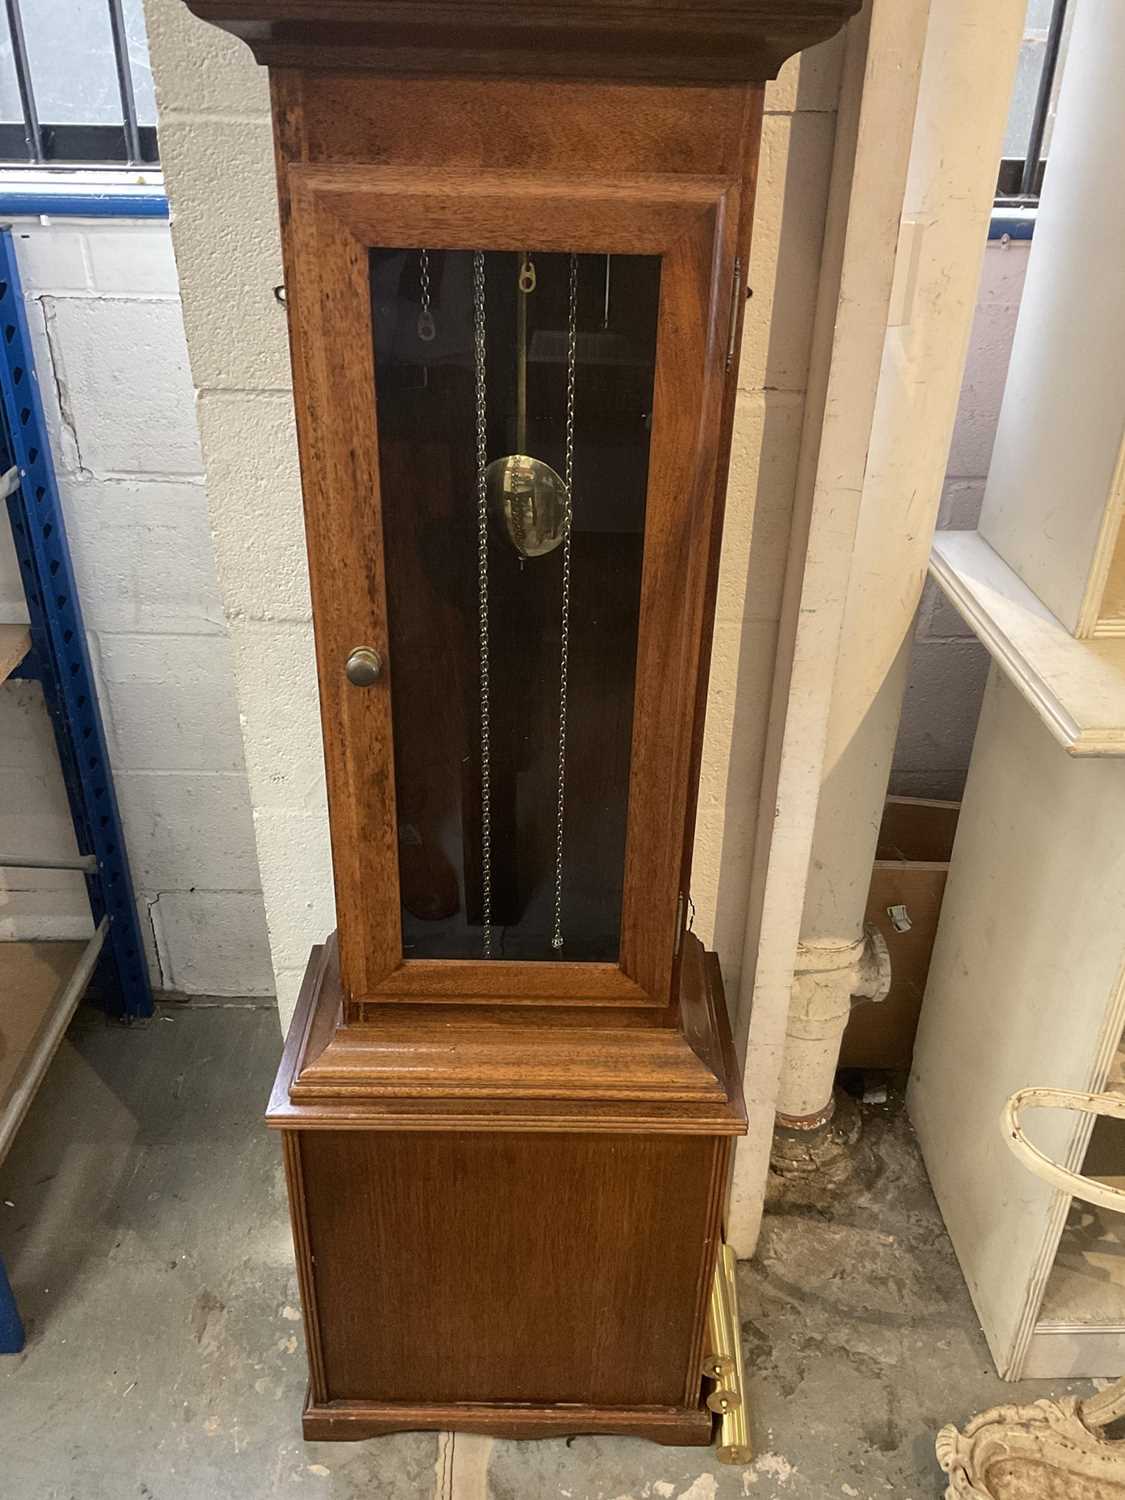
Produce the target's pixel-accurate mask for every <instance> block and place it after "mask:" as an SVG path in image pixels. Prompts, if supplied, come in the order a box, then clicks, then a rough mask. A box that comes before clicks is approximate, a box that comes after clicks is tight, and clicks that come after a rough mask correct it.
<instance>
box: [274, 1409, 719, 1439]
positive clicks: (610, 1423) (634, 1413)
mask: <svg viewBox="0 0 1125 1500" xmlns="http://www.w3.org/2000/svg"><path fill="white" fill-rule="evenodd" d="M713 1425H714V1423H713V1419H712V1416H711V1413H710V1411H709V1410H708V1409H707V1408H706V1407H705V1406H703V1407H700V1406H690V1407H679V1408H677V1407H660V1406H644V1407H632V1408H630V1407H620V1406H618V1407H613V1408H611V1409H606V1408H604V1407H596V1406H578V1405H574V1406H525V1405H520V1406H503V1405H492V1406H485V1405H460V1406H454V1405H438V1404H436V1403H435V1404H431V1405H426V1406H421V1405H418V1404H415V1405H413V1406H411V1405H407V1404H405V1403H403V1404H394V1403H391V1402H387V1403H384V1404H381V1405H380V1404H376V1403H375V1402H372V1401H337V1402H333V1403H332V1404H331V1405H324V1406H314V1405H312V1404H310V1405H308V1406H306V1407H305V1412H304V1420H303V1430H304V1437H305V1441H306V1442H307V1443H323V1442H339V1441H341V1440H343V1441H355V1440H356V1439H360V1438H373V1437H382V1436H383V1435H384V1434H385V1433H388V1432H481V1433H488V1434H489V1435H491V1436H492V1437H506V1438H516V1439H528V1438H548V1437H569V1436H573V1435H575V1434H596V1435H598V1436H602V1437H637V1438H645V1439H646V1440H647V1441H648V1442H650V1443H665V1444H671V1445H672V1446H674V1447H677V1448H678V1447H693V1448H705V1447H706V1446H707V1445H708V1444H709V1443H710V1441H711V1436H712V1428H713Z"/></svg>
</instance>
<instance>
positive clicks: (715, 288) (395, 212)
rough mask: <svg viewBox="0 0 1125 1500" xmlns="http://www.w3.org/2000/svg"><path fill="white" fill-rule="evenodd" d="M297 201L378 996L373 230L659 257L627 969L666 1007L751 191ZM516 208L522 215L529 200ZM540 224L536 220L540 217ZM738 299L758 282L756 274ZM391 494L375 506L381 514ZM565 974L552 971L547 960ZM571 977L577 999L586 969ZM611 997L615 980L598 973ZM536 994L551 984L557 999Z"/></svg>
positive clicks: (591, 188)
mask: <svg viewBox="0 0 1125 1500" xmlns="http://www.w3.org/2000/svg"><path fill="white" fill-rule="evenodd" d="M285 181H286V183H287V185H288V186H289V187H291V189H292V193H293V198H292V204H291V205H288V206H291V210H292V212H291V213H290V212H288V211H287V212H286V213H285V214H284V216H283V217H284V221H285V223H286V224H287V226H288V227H287V230H286V234H285V242H286V251H287V284H288V286H289V312H290V326H291V337H292V340H293V346H294V382H295V393H296V409H297V420H298V432H299V437H300V443H301V455H302V476H303V484H304V493H305V507H306V527H307V533H308V540H309V554H310V575H311V580H312V591H313V606H314V617H315V620H316V625H317V655H318V666H319V676H320V690H321V707H322V715H323V721H324V732H325V760H326V769H327V774H328V792H329V806H330V810H331V814H332V836H333V859H334V868H335V879H336V897H337V910H338V914H339V924H340V953H341V966H342V971H343V975H344V985H345V991H346V993H347V995H348V997H349V999H350V1000H353V1001H356V1002H361V1001H362V1000H363V999H364V998H365V997H368V996H372V995H374V994H375V993H376V992H377V991H376V987H377V986H378V985H380V984H381V983H382V982H383V981H386V980H387V979H388V978H389V977H390V976H392V975H393V974H395V972H396V970H397V969H398V968H399V966H400V964H401V961H402V938H401V922H400V915H399V910H398V906H397V903H395V902H393V901H387V900H382V901H380V902H379V903H378V904H377V905H376V904H373V903H372V902H371V900H370V895H369V893H370V892H372V891H380V892H386V891H395V890H397V884H398V848H397V845H398V839H397V828H396V807H395V787H394V771H393V753H392V727H391V705H392V701H393V691H394V663H393V662H388V666H387V670H386V671H385V672H384V675H383V678H382V679H381V680H380V683H379V684H378V685H377V686H376V687H375V688H373V689H371V690H369V691H365V692H357V691H355V690H354V689H352V688H350V687H349V686H348V685H347V683H346V681H345V680H344V677H343V673H342V664H343V661H344V660H345V658H346V656H347V654H348V652H349V650H350V649H351V648H352V647H353V646H354V645H355V644H357V643H359V642H363V643H366V644H369V645H373V646H374V647H375V648H376V649H377V650H380V651H381V652H382V653H383V654H384V655H386V654H387V610H386V588H385V577H384V567H385V563H384V556H383V543H382V534H381V527H380V526H379V525H378V524H374V525H373V524H372V520H371V518H372V513H373V497H374V499H375V505H376V507H377V497H378V494H379V454H378V436H377V429H376V424H375V422H374V421H373V420H372V409H371V400H372V395H373V393H374V391H375V372H374V364H373V355H372V346H371V327H370V298H369V293H368V289H367V283H366V277H365V264H366V255H367V246H368V245H369V244H374V243H378V242H381V243H388V244H397V243H406V244H427V245H431V246H435V247H440V246H443V245H452V244H456V245H461V246H463V245H465V244H470V245H474V246H479V247H481V248H497V247H506V248H509V249H514V248H518V247H519V244H520V243H521V239H520V235H521V227H520V226H521V225H525V224H527V223H531V224H533V225H534V235H535V241H536V244H537V245H541V246H543V247H545V248H548V249H549V248H551V247H552V246H557V247H563V248H568V249H571V250H576V251H579V252H582V251H598V252H600V251H605V250H612V249H617V248H624V247H626V246H628V247H630V248H632V249H638V248H642V249H645V250H648V251H651V252H662V253H663V255H664V264H663V271H662V279H661V308H660V326H659V332H658V347H657V362H656V374H655V389H654V408H653V410H654V415H653V431H652V440H651V450H650V465H649V474H650V480H649V492H648V496H647V501H646V532H645V545H644V561H643V583H642V600H641V613H640V630H639V641H638V653H637V668H636V686H635V707H634V721H633V744H632V760H631V772H630V784H629V817H628V835H627V844H626V862H625V870H626V874H625V891H624V900H623V911H622V928H621V947H620V968H621V970H622V971H623V972H624V974H625V975H626V976H627V977H628V979H630V980H632V981H633V982H634V983H635V984H636V985H638V986H640V989H641V991H642V992H643V994H642V995H641V996H640V997H639V998H640V1000H641V1001H642V1003H648V1004H651V1005H654V1006H667V1005H669V1004H670V1002H671V1000H672V994H673V991H672V970H673V958H674V949H675V943H676V936H677V917H678V905H679V891H680V882H681V879H682V877H683V872H684V869H685V863H686V860H687V857H688V854H687V849H686V845H687V844H688V842H690V831H691V826H692V818H693V810H694V802H695V789H694V785H693V780H694V777H693V766H694V758H695V755H696V753H697V749H696V747H697V739H698V734H697V725H696V722H695V721H696V715H697V712H698V709H699V704H700V701H701V685H702V682H703V680H704V677H705V669H706V658H707V650H708V643H709V630H710V619H711V613H712V610H713V581H714V557H715V547H716V542H717V531H716V527H715V524H714V521H715V515H716V509H717V499H716V487H717V485H718V483H719V479H720V476H719V474H718V472H717V457H718V448H719V439H720V435H721V429H722V420H723V390H724V381H725V369H724V365H725V351H726V339H725V336H724V330H725V328H726V325H727V322H728V320H729V315H730V312H731V298H732V296H733V295H735V292H736V289H735V287H734V284H733V265H734V253H735V241H736V237H737V234H738V232H739V204H740V193H739V190H738V188H737V187H732V186H729V185H725V184H723V183H721V182H716V181H696V180H694V179H692V180H690V181H684V180H682V179H681V180H678V181H676V182H674V183H673V182H671V181H669V180H666V179H655V178H653V179H650V178H645V179H643V180H640V181H637V182H634V183H630V184H622V183H597V182H592V183H583V184H582V185H581V186H577V187H576V186H575V184H574V183H573V182H572V181H550V180H545V181H544V180H539V179H536V180H535V181H530V180H528V179H516V178H514V177H508V178H505V177H504V175H503V174H498V173H495V172H488V173H485V172H480V173H475V174H472V175H471V176H467V175H462V176H460V177H458V176H456V175H455V174H448V173H447V174H444V175H443V176H441V177H440V180H439V179H438V177H437V176H436V175H431V176H428V177H423V178H418V177H416V176H413V175H411V174H405V175H404V174H403V173H402V172H399V171H397V170H390V171H387V172H382V171H378V170H375V169H355V168H351V167H342V168H312V167H304V166H301V165H299V164H298V165H294V166H292V167H291V168H290V169H289V171H288V174H287V176H286V178H285ZM513 203H518V204H519V215H514V214H513V212H512V207H513ZM522 232H523V233H526V232H527V231H526V229H523V231H522ZM737 290H738V292H739V295H740V291H741V289H740V288H739V289H737ZM377 513H378V512H377V509H376V510H375V514H376V515H377ZM505 967H506V966H496V967H495V968H490V969H489V970H488V971H487V973H488V988H487V990H485V989H483V988H482V987H481V986H479V985H478V986H477V987H476V989H475V991H474V994H475V995H476V997H477V998H479V997H480V996H481V995H482V994H487V995H488V996H491V997H493V998H505V999H511V1000H526V999H528V998H531V997H529V996H526V995H524V994H523V993H522V983H521V976H520V974H519V972H518V970H519V967H520V966H518V965H513V966H512V967H511V969H508V970H507V972H505ZM542 967H543V968H544V969H548V970H549V969H550V968H551V967H552V966H551V965H543V966H542ZM568 967H569V966H561V968H560V972H559V975H558V978H559V986H558V988H557V990H556V993H557V994H559V995H580V994H581V993H582V987H583V984H584V982H585V981H584V978H583V977H582V976H581V975H580V974H579V975H574V976H572V975H570V974H568V973H567V972H566V970H567V968H568ZM595 993H596V994H597V995H598V997H599V998H606V999H609V1000H610V1003H612V998H613V997H609V996H606V991H605V986H601V987H600V988H598V987H595ZM535 998H541V995H538V996H536V997H535Z"/></svg>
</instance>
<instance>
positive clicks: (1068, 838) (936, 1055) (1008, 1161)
mask: <svg viewBox="0 0 1125 1500" xmlns="http://www.w3.org/2000/svg"><path fill="white" fill-rule="evenodd" d="M1123 1025H1125V765H1123V764H1122V763H1121V762H1120V761H1119V760H1076V759H1074V758H1072V757H1070V756H1068V755H1067V754H1066V753H1065V752H1064V751H1063V750H1062V749H1061V748H1060V747H1059V746H1058V745H1056V744H1055V743H1054V741H1053V740H1052V739H1051V737H1050V736H1049V735H1048V734H1047V733H1046V732H1045V730H1044V728H1043V725H1042V723H1041V722H1040V720H1039V719H1038V717H1037V716H1036V714H1035V713H1034V712H1033V710H1032V709H1031V708H1030V707H1029V705H1028V704H1027V703H1026V702H1025V701H1024V700H1023V698H1022V697H1021V696H1020V694H1019V693H1018V692H1017V691H1016V689H1015V688H1014V687H1013V686H1012V685H1011V684H1010V683H1009V682H1007V680H1006V679H1005V678H1004V677H1002V676H1001V675H1000V674H999V673H998V672H997V671H996V668H995V667H994V668H993V670H992V673H991V675H990V677H989V682H988V687H987V690H986V692H985V697H984V706H983V708H982V710H981V718H980V725H979V728H978V730H977V737H976V742H975V744H974V747H973V759H972V764H971V766H970V769H969V779H968V784H967V786H966V790H965V800H964V806H963V810H962V814H961V821H960V825H959V827H958V831H957V854H956V858H955V859H954V861H953V865H952V868H951V870H950V874H949V880H948V883H947V885H946V892H945V900H944V903H943V906H942V914H941V924H940V927H939V929H938V938H937V942H936V944H935V946H934V954H933V960H932V963H931V968H930V979H929V984H928V986H927V989H926V998H925V1004H924V1005H923V1007H922V1016H921V1021H920V1024H919V1028H918V1037H917V1042H916V1044H915V1049H914V1065H913V1071H912V1076H911V1085H910V1091H909V1094H908V1105H909V1108H910V1114H911V1118H912V1120H913V1122H914V1126H915V1128H916V1130H917V1132H918V1140H919V1143H920V1145H921V1147H922V1152H923V1156H924V1158H925V1162H926V1167H927V1170H928V1172H929V1175H930V1181H931V1183H932V1185H933V1188H934V1192H935V1195H936V1196H937V1199H938V1202H939V1204H940V1205H941V1210H942V1214H943V1216H944V1219H945V1223H946V1226H947V1228H948V1230H949V1235H950V1238H951V1239H952V1241H953V1245H954V1248H955V1250H956V1252H957V1256H958V1259H959V1261H960V1263H961V1268H962V1270H963V1272H964V1274H965V1280H966V1283H967V1284H968V1287H969V1290H970V1292H971V1293H972V1297H973V1301H974V1304H975V1306H976V1309H977V1312H978V1314H979V1316H980V1320H981V1324H982V1326H983V1328H984V1331H985V1334H986V1336H987V1338H988V1341H989V1345H990V1347H991V1348H992V1351H993V1354H994V1356H995V1358H996V1362H997V1366H998V1368H999V1370H1000V1373H1001V1375H1003V1376H1004V1377H1005V1378H1018V1377H1019V1375H1020V1372H1021V1362H1022V1360H1023V1357H1024V1353H1025V1351H1026V1349H1027V1342H1028V1339H1029V1338H1030V1336H1031V1331H1032V1327H1033V1325H1034V1323H1035V1321H1036V1318H1037V1314H1038V1307H1039V1302H1040V1299H1041V1297H1042V1293H1043V1287H1044V1285H1045V1283H1046V1279H1047V1275H1048V1272H1049V1271H1050V1267H1051V1264H1052V1262H1053V1260H1054V1256H1055V1250H1056V1248H1057V1245H1058V1239H1059V1235H1060V1234H1061V1232H1062V1227H1063V1222H1064V1220H1065V1217H1066V1209H1067V1206H1068V1199H1067V1198H1066V1196H1065V1195H1064V1194H1062V1193H1060V1192H1057V1191H1055V1190H1054V1189H1053V1188H1052V1187H1051V1186H1050V1185H1049V1184H1047V1183H1045V1182H1040V1181H1039V1180H1038V1179H1037V1178H1034V1177H1032V1176H1031V1175H1030V1174H1029V1173H1028V1172H1027V1171H1026V1170H1025V1168H1024V1167H1023V1166H1021V1164H1020V1163H1019V1162H1018V1161H1017V1160H1016V1158H1015V1157H1014V1156H1013V1155H1012V1154H1011V1153H1010V1152H1009V1150H1008V1148H1007V1145H1006V1143H1005V1141H1004V1137H1003V1134H1002V1132H1001V1129H1000V1124H999V1121H1000V1111H1001V1108H1002V1107H1003V1105H1004V1103H1005V1101H1006V1100H1007V1098H1008V1097H1009V1095H1010V1094H1012V1093H1013V1092H1014V1091H1015V1090H1016V1089H1018V1088H1024V1087H1027V1086H1028V1085H1032V1084H1040V1085H1047V1086H1050V1087H1053V1088H1062V1089H1078V1090H1093V1091H1097V1090H1099V1089H1101V1088H1102V1086H1103V1085H1104V1083H1105V1081H1106V1078H1107V1076H1108V1074H1109V1069H1110V1063H1111V1061H1112V1059H1113V1057H1114V1054H1115V1052H1116V1049H1117V1047H1118V1044H1119V1043H1120V1040H1121V1033H1122V1028H1123ZM1035 1129H1036V1135H1035V1142H1036V1145H1038V1146H1039V1147H1040V1149H1042V1150H1044V1151H1046V1152H1047V1154H1048V1155H1049V1156H1050V1157H1051V1158H1052V1159H1053V1160H1055V1161H1059V1162H1061V1163H1062V1164H1063V1165H1064V1166H1066V1167H1069V1168H1071V1169H1073V1168H1076V1167H1078V1166H1079V1164H1080V1163H1081V1161H1082V1158H1083V1154H1084V1151H1085V1145H1086V1140H1087V1137H1088V1131H1089V1121H1088V1120H1087V1121H1083V1120H1082V1119H1081V1117H1079V1116H1075V1115H1070V1114H1067V1113H1066V1112H1064V1111H1044V1112H1043V1115H1042V1117H1041V1118H1040V1119H1039V1120H1037V1121H1036V1126H1035Z"/></svg>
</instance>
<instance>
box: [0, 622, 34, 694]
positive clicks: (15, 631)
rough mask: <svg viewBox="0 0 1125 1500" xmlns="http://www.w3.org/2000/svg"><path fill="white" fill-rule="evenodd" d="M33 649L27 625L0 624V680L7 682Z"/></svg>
mask: <svg viewBox="0 0 1125 1500" xmlns="http://www.w3.org/2000/svg"><path fill="white" fill-rule="evenodd" d="M30 650H31V630H30V627H29V626H27V625H0V682H5V681H7V679H8V678H9V677H10V676H11V675H12V673H13V672H14V671H15V670H16V668H17V667H18V666H19V664H20V662H21V661H23V659H24V657H25V656H26V655H27V653H28V652H29V651H30Z"/></svg>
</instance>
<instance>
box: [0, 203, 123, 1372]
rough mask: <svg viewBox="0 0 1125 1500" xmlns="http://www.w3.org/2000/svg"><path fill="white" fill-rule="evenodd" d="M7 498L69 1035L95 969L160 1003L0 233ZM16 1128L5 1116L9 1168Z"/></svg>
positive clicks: (9, 1348)
mask: <svg viewBox="0 0 1125 1500" xmlns="http://www.w3.org/2000/svg"><path fill="white" fill-rule="evenodd" d="M0 494H3V495H5V496H6V498H7V504H8V517H9V520H10V522H11V527H12V536H13V539H14V541H15V544H16V552H17V556H18V558H19V567H20V575H21V578H22V580H23V588H24V594H25V595H26V598H27V609H28V615H29V618H30V629H29V638H30V649H29V650H28V651H27V654H26V655H25V657H24V659H23V661H22V662H21V663H20V664H19V666H18V667H16V669H15V670H14V671H13V672H12V673H11V674H10V675H12V676H20V677H30V678H35V679H36V680H38V682H39V683H40V684H41V686H42V689H43V697H44V701H45V702H46V705H47V711H48V713H49V715H50V719H51V725H52V728H53V730H54V735H55V743H56V745H57V746H58V753H59V759H60V761H61V764H62V772H63V778H64V781H65V783H66V791H67V797H68V799H69V802H70V811H71V816H72V818H73V822H74V831H75V835H76V838H77V843H78V849H79V858H78V859H76V860H75V861H73V863H68V862H66V861H57V860H55V861H51V862H50V867H51V868H56V869H57V868H59V867H60V865H61V867H63V868H73V869H76V870H80V871H81V872H82V874H83V876H84V878H85V881H86V891H87V894H88V896H89V900H90V910H91V913H92V915H93V919H94V926H95V932H94V936H93V938H91V940H90V942H89V944H88V946H87V949H86V952H85V953H84V954H83V958H82V960H81V962H80V963H79V965H78V968H77V969H76V971H75V974H74V975H73V976H72V980H71V984H70V986H69V987H68V988H69V993H68V994H66V995H65V996H64V997H63V1000H62V1003H61V1005H60V1014H59V1017H58V1023H59V1024H58V1025H57V1027H56V1030H57V1031H58V1033H59V1034H61V1030H62V1029H63V1027H65V1021H66V1018H67V1016H68V1015H69V1013H70V1010H72V1009H73V1006H74V1005H75V1004H77V1001H78V999H79V998H80V995H81V991H82V989H84V988H85V984H86V981H87V980H88V978H89V976H90V974H91V973H92V971H93V970H94V967H95V964H96V965H97V967H98V971H99V972H98V978H99V983H98V990H99V994H100V996H101V997H102V1000H103V1003H104V1005H105V1008H106V1010H107V1011H108V1012H109V1014H110V1015H113V1016H115V1017H118V1018H120V1019H121V1020H124V1021H131V1020H134V1019H136V1018H138V1017H141V1016H148V1015H151V1014H152V992H151V989H150V987H149V979H148V967H147V964H146V960H145V952H144V945H143V943H142V940H141V932H140V926H139V923H138V920H137V907H136V901H135V899H134V895H133V882H132V879H131V877H130V874H129V864H128V859H127V857H126V853H125V839H124V835H123V833H122V829H121V819H120V815H119V812H118V807H117V798H116V795H115V793H114V788H113V777H112V775H111V772H110V765H109V756H108V753H107V751H106V743H105V733H104V730H103V728H102V721H101V714H100V712H99V710H98V700H97V695H96V692H95V689H94V678H93V672H92V670H91V666H90V657H89V652H88V649H87V644H86V632H85V629H84V628H83V624H82V611H81V607H80V605H79V601H78V592H77V589H76V587H75V582H74V573H73V570H72V568H71V564H70V552H69V549H68V548H67V543H66V529H65V526H64V524H63V514H62V509H61V507H60V505H59V496H58V488H57V486H56V483H55V473H54V466H53V464H52V461H51V453H50V448H49V445H48V441H47V429H46V425H45V423H44V420H43V406H42V402H41V400H40V396H39V386H38V382H37V379H36V374H35V363H34V359H33V356H32V347H31V340H30V337H29V335H28V328H27V318H26V314H25V311H24V301H23V292H22V290H21V287H20V280H19V270H18V266H17V263H16V252H15V244H14V242H13V239H12V232H11V230H10V229H8V228H4V229H0ZM12 864H20V865H24V866H28V865H30V866H32V867H34V866H35V865H36V861H35V860H33V859H32V860H29V859H20V860H9V859H7V858H6V857H5V856H4V854H3V851H0V866H4V865H9V866H10V865H12ZM41 867H42V866H41ZM2 1004H3V996H2V995H0V1005H2ZM68 1007H69V1008H68ZM55 1040H57V1037H56V1038H55ZM41 1050H42V1049H41ZM51 1050H53V1048H52V1049H51ZM48 1056H49V1053H48ZM17 1113H18V1114H22V1109H21V1110H19V1111H18V1112H17ZM18 1123H19V1120H18V1118H17V1117H15V1116H14V1115H13V1116H12V1117H10V1118H9V1119H8V1120H7V1122H5V1119H4V1117H3V1115H2V1114H0V1158H2V1157H3V1154H4V1150H5V1149H6V1147H7V1145H8V1141H9V1138H10V1135H11V1134H12V1133H14V1130H15V1127H16V1125H18ZM6 1124H7V1126H8V1129H7V1132H6V1131H5V1125H6ZM22 1347H23V1328H22V1325H21V1323H20V1318H19V1313H18V1311H17V1309H16V1305H15V1301H14V1299H13V1297H12V1292H11V1288H10V1286H9V1284H8V1279H7V1275H6V1273H5V1271H4V1268H3V1264H2V1263H0V1354H3V1353H18V1351H19V1350H20V1349H21V1348H22Z"/></svg>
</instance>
